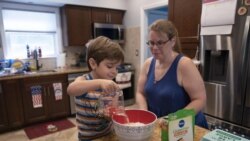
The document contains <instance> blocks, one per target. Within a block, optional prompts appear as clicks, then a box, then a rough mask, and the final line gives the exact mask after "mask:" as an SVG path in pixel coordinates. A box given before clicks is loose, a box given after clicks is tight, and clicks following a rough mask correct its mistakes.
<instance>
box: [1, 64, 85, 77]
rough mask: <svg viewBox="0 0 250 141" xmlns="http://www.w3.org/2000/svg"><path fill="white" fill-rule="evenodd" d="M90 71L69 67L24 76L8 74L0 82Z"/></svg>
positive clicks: (83, 68) (28, 73)
mask: <svg viewBox="0 0 250 141" xmlns="http://www.w3.org/2000/svg"><path fill="white" fill-rule="evenodd" d="M88 70H89V69H88V67H67V68H60V69H52V70H40V71H35V72H27V73H22V74H8V75H4V76H0V80H9V79H22V78H27V77H38V76H49V75H56V74H71V73H81V72H88Z"/></svg>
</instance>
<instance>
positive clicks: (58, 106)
mask: <svg viewBox="0 0 250 141" xmlns="http://www.w3.org/2000/svg"><path fill="white" fill-rule="evenodd" d="M56 83H57V84H61V86H62V89H61V90H62V91H61V94H62V97H61V98H60V96H59V98H58V99H56V95H55V89H54V86H53V84H56ZM67 86H68V83H65V82H62V81H58V82H53V83H50V84H48V107H49V109H48V112H49V117H51V118H56V117H63V116H68V115H70V109H69V107H70V105H69V96H68V95H67ZM59 91H60V90H59ZM59 93H60V92H59Z"/></svg>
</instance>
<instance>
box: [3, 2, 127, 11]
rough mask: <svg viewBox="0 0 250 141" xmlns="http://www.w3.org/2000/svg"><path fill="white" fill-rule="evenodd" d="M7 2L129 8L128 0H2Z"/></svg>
mask: <svg viewBox="0 0 250 141" xmlns="http://www.w3.org/2000/svg"><path fill="white" fill-rule="evenodd" d="M0 1H6V2H21V3H27V4H39V5H41V4H42V5H49V6H63V5H64V4H75V5H85V6H93V7H105V8H112V9H123V10H126V9H127V1H126V0H0Z"/></svg>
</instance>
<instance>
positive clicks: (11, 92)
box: [2, 79, 24, 128]
mask: <svg viewBox="0 0 250 141" xmlns="http://www.w3.org/2000/svg"><path fill="white" fill-rule="evenodd" d="M2 86H3V93H4V100H5V104H6V105H5V108H6V109H7V117H8V122H9V124H8V126H9V127H11V128H12V127H20V126H21V125H23V123H24V119H23V104H22V93H21V88H20V81H19V80H17V79H13V80H5V81H3V83H2Z"/></svg>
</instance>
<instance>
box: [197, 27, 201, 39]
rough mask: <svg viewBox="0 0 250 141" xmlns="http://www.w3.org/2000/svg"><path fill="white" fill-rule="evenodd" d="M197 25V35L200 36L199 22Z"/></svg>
mask: <svg viewBox="0 0 250 141" xmlns="http://www.w3.org/2000/svg"><path fill="white" fill-rule="evenodd" d="M197 26H198V27H197V28H198V29H197V37H199V36H200V24H198V25H197Z"/></svg>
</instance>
